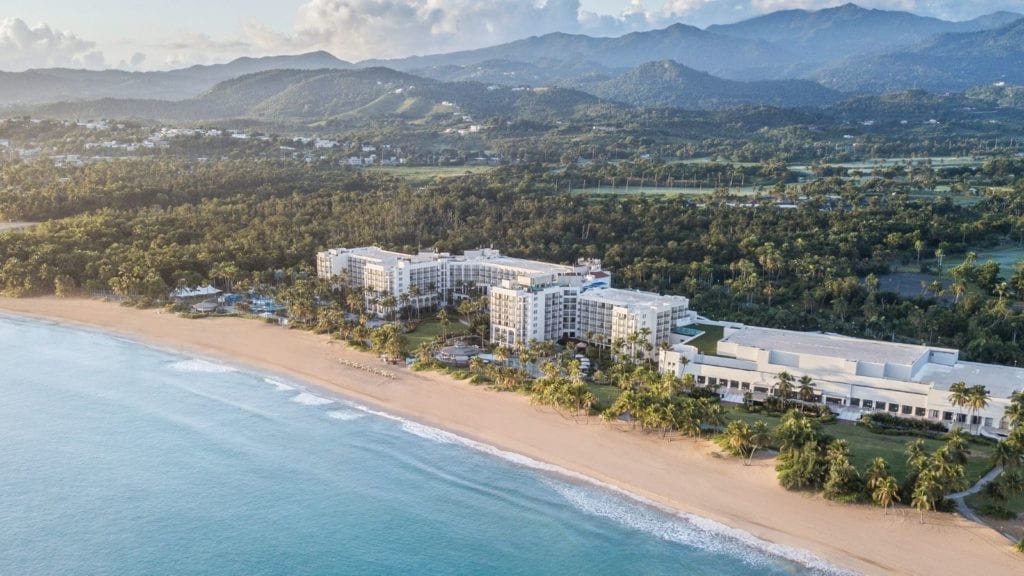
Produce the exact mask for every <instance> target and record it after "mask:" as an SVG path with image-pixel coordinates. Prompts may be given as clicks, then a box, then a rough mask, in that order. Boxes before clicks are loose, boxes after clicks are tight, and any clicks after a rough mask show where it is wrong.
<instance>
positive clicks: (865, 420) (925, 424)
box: [858, 412, 946, 438]
mask: <svg viewBox="0 0 1024 576" xmlns="http://www.w3.org/2000/svg"><path fill="white" fill-rule="evenodd" d="M858 423H859V424H860V425H862V426H864V427H865V428H867V429H868V430H870V431H872V432H874V433H876V434H883V435H887V436H919V437H921V438H938V437H940V436H941V435H943V434H945V433H946V427H945V426H944V425H943V424H942V423H940V422H932V421H931V420H925V419H922V418H901V417H899V416H893V415H892V414H887V413H885V412H872V413H870V414H865V415H863V416H861V417H860V421H859V422H858Z"/></svg>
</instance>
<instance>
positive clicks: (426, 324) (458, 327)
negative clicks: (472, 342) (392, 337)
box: [405, 318, 466, 350]
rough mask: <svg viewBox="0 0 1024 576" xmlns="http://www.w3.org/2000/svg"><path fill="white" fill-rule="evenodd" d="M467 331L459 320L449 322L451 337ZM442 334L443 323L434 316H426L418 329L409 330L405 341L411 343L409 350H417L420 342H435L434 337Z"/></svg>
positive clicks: (449, 334)
mask: <svg viewBox="0 0 1024 576" xmlns="http://www.w3.org/2000/svg"><path fill="white" fill-rule="evenodd" d="M465 333H466V326H465V325H463V324H460V323H458V322H454V321H453V322H450V323H449V324H448V330H447V334H448V336H449V337H451V336H458V335H460V334H465ZM440 334H441V323H440V322H438V321H437V320H436V319H434V318H424V319H423V320H422V321H420V324H419V326H417V327H416V330H414V331H412V332H409V333H408V334H406V335H405V341H406V342H407V343H408V345H409V350H415V349H416V348H417V347H419V345H420V344H423V343H424V342H433V340H434V338H436V337H438V336H439V335H440Z"/></svg>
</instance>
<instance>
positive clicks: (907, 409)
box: [901, 406, 914, 415]
mask: <svg viewBox="0 0 1024 576" xmlns="http://www.w3.org/2000/svg"><path fill="white" fill-rule="evenodd" d="M901 413H902V414H907V415H909V414H913V413H914V407H913V406H903V409H902V411H901Z"/></svg>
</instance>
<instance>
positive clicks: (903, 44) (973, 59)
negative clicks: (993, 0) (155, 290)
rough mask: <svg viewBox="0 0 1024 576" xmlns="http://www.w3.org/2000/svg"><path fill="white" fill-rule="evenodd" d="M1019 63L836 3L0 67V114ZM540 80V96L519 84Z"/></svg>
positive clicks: (1010, 80)
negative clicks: (148, 59)
mask: <svg viewBox="0 0 1024 576" xmlns="http://www.w3.org/2000/svg"><path fill="white" fill-rule="evenodd" d="M1022 63H1024V17H1022V16H1021V15H1020V14H1015V13H1010V12H997V13H993V14H990V15H987V16H982V17H979V18H975V19H973V20H969V21H965V22H948V21H944V20H939V19H936V18H927V17H922V16H917V15H914V14H910V13H908V12H899V11H886V10H868V9H864V8H861V7H858V6H856V5H853V4H846V5H843V6H839V7H836V8H828V9H823V10H817V11H806V10H784V11H779V12H774V13H771V14H767V15H765V16H761V17H757V18H753V19H750V20H746V21H743V22H738V23H735V24H728V25H718V26H711V27H708V28H707V29H705V30H701V29H699V28H695V27H693V26H687V25H684V24H674V25H672V26H669V27H667V28H664V29H660V30H651V31H647V32H635V33H631V34H626V35H624V36H620V37H615V38H594V37H589V36H584V35H573V34H564V33H553V34H546V35H544V36H536V37H531V38H526V39H523V40H519V41H515V42H511V43H508V44H503V45H500V46H492V47H488V48H482V49H478V50H467V51H461V52H455V53H449V54H436V55H430V56H416V57H410V58H402V59H395V60H386V61H380V60H376V61H364V62H358V63H351V62H346V61H343V60H340V59H338V58H335V57H334V56H332V55H330V54H328V53H326V52H313V53H308V54H300V55H295V56H274V57H265V58H240V59H237V60H234V61H232V62H229V63H227V64H220V65H212V66H192V67H189V68H184V69H180V70H171V71H166V72H124V71H119V70H107V71H85V70H70V69H41V70H29V71H26V72H19V73H5V72H0V106H14V107H15V110H16V111H24V110H32V108H30V107H31V106H40V105H44V104H46V105H47V106H45V108H37V109H38V110H48V111H49V112H50V113H52V114H56V113H58V111H63V112H62V113H68V114H72V113H82V114H85V113H90V112H91V113H96V114H101V113H102V114H101V115H107V116H118V115H127V116H139V117H145V118H166V119H207V118H229V117H230V118H238V117H245V118H287V119H290V120H297V121H302V122H310V121H315V120H317V119H324V118H340V117H345V116H346V115H352V114H360V113H369V114H371V115H373V114H383V113H385V111H390V112H387V113H389V114H399V115H402V114H404V115H406V116H409V117H414V116H419V117H422V116H423V115H429V114H432V113H434V111H433V106H435V105H436V103H437V102H441V101H458V102H459V103H460V104H461V105H462V106H464V107H469V106H473V105H474V104H473V102H472V101H473V100H474V99H479V100H480V104H479V106H478V108H479V110H480V111H484V110H489V109H491V108H492V107H500V106H508V107H510V108H509V110H511V111H512V112H513V113H515V111H516V110H521V109H530V108H531V107H535V106H536V107H538V108H537V110H538V111H539V112H543V111H544V110H549V111H550V110H552V109H554V108H557V109H558V110H559V111H560V112H565V110H566V108H573V107H574V106H578V105H582V104H585V103H587V102H590V103H591V104H593V103H595V102H599V101H601V100H603V101H608V102H614V103H621V104H625V105H632V106H656V107H683V108H692V109H717V108H723V107H730V106H737V105H746V104H754V105H772V106H781V107H800V106H812V107H813V106H821V105H827V104H830V103H833V102H836V101H838V100H840V99H842V98H845V97H846V96H848V95H852V94H865V93H867V94H871V93H874V94H880V93H885V92H891V91H899V90H906V89H922V90H928V91H964V90H967V89H969V88H971V87H975V86H979V85H991V84H993V83H996V82H1002V83H1005V84H1011V85H1012V84H1024V66H1022V65H1021V64H1022ZM358 70H369V72H363V73H359V72H358ZM367 79H372V83H370V84H367V82H370V80H367ZM540 87H543V88H546V89H545V90H534V89H527V88H540ZM388 90H390V93H388ZM395 90H401V92H395ZM844 93H845V94H844ZM599 99H600V100H599ZM1011 100H1013V101H1015V99H1011ZM55 102H64V104H61V105H53V103H55ZM27 106H28V107H29V108H27ZM520 106H525V107H526V108H519V107H520ZM552 107H553V108H552Z"/></svg>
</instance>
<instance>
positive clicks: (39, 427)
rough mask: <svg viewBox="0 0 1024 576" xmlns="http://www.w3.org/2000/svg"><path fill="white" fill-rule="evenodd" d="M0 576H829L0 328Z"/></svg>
mask: <svg viewBox="0 0 1024 576" xmlns="http://www.w3.org/2000/svg"><path fill="white" fill-rule="evenodd" d="M0 362H2V367H3V369H2V371H0V574H3V575H19V576H20V575H26V576H28V575H47V576H50V575H64V574H67V575H75V576H78V575H154V576H155V575H207V574H208V575H217V576H227V575H239V576H242V575H244V576H258V575H338V574H356V575H363V574H381V575H385V574H386V575H405V574H409V575H420V574H424V575H435V574H437V575H444V574H453V575H454V574H459V575H463V574H481V575H490V574H522V575H545V574H551V575H570V574H587V575H591V574H593V575H599V574H608V575H613V574H614V575H621V574H627V573H628V574H638V575H645V576H650V575H660V574H678V575H700V574H715V575H737V576H739V575H755V574H756V575H759V576H761V575H776V574H779V575H781V574H832V573H839V571H838V570H834V569H832V568H830V567H829V566H828V565H827V564H826V563H824V562H822V561H820V560H817V559H815V558H814V557H813V556H811V555H810V554H805V553H802V552H800V551H796V550H792V549H786V548H781V547H776V546H771V545H768V544H767V543H764V542H761V541H758V540H756V539H754V538H752V537H751V536H749V535H747V534H745V533H743V532H740V531H736V530H731V529H729V528H726V527H724V526H721V525H719V524H716V523H714V522H711V521H708V520H704V519H701V518H696V517H692V516H684V515H679V514H675V513H672V512H670V511H667V510H663V509H660V508H658V507H656V506H653V505H651V504H649V503H646V502H644V501H642V500H639V499H636V498H633V497H631V496H629V495H627V494H624V493H621V492H619V491H616V490H614V489H612V488H610V487H607V486H601V485H599V484H597V483H593V482H590V481H587V480H586V479H584V478H581V477H578V476H575V475H573V474H571V473H568V472H566V471H563V470H559V469H556V468H554V467H550V466H547V465H544V464H542V463H539V462H536V461H533V460H530V459H528V458H525V457H522V456H518V455H515V454H510V453H506V452H502V451H500V450H497V449H495V448H492V447H490V446H486V445H483V444H479V443H476V442H473V441H470V440H467V439H464V438H461V437H459V436H456V435H454V434H450V433H447V432H444V431H441V430H438V429H435V428H430V427H427V426H424V425H421V424H418V423H415V422H411V421H408V420H405V419H402V418H399V417H396V416H393V415H390V414H387V413H385V412H381V411H379V410H377V409H374V408H372V407H367V406H362V405H359V404H358V403H355V402H352V401H349V400H346V399H344V398H341V397H338V396H333V395H330V394H328V393H327V392H325V391H322V390H319V389H316V388H314V387H311V386H306V385H303V384H302V383H301V382H295V381H291V380H288V379H286V378H281V377H276V376H271V375H266V374H259V373H257V372H256V371H250V370H247V369H241V368H237V367H234V366H229V365H226V364H222V363H219V362H216V361H211V360H207V359H201V358H194V357H183V356H180V355H177V354H174V353H171V352H168V351H166V350H162V349H159V348H154V347H151V346H146V345H142V344H139V343H135V342H132V341H129V340H126V339H122V338H119V337H117V336H113V335H110V334H105V333H102V332H97V331H88V330H82V329H77V328H69V327H65V326H60V325H57V324H53V323H48V322H42V321H35V320H25V319H19V318H14V317H5V316H0Z"/></svg>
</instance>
